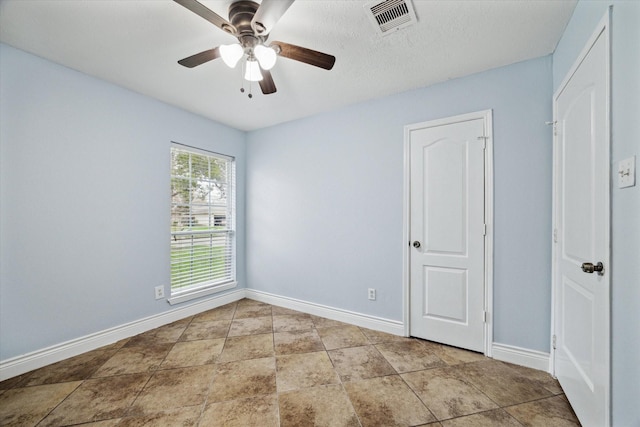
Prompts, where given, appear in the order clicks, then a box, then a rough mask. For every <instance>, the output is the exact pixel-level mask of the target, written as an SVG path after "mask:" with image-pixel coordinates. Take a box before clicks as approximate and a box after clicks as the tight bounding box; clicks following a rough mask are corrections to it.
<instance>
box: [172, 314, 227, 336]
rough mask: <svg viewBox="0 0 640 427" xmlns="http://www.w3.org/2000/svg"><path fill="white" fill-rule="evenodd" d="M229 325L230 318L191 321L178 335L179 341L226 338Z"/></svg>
mask: <svg viewBox="0 0 640 427" xmlns="http://www.w3.org/2000/svg"><path fill="white" fill-rule="evenodd" d="M230 325H231V320H230V319H222V320H201V321H198V322H191V324H190V325H189V327H188V328H187V329H186V330H185V331H184V333H183V334H182V336H181V337H180V341H195V340H212V339H216V338H226V336H227V333H228V332H229V326H230Z"/></svg>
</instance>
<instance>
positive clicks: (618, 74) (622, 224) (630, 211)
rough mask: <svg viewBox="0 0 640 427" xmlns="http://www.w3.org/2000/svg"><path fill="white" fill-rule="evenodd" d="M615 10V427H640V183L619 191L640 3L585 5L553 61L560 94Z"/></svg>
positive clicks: (639, 101)
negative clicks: (602, 22)
mask: <svg viewBox="0 0 640 427" xmlns="http://www.w3.org/2000/svg"><path fill="white" fill-rule="evenodd" d="M610 4H613V14H612V25H611V29H612V37H611V40H612V50H611V55H612V65H611V74H612V76H611V78H612V93H611V100H612V107H611V112H612V129H611V131H612V138H611V161H612V162H611V169H612V182H613V186H612V190H611V203H612V207H611V224H612V230H611V232H612V234H611V243H612V250H611V255H612V260H611V338H612V354H611V355H612V360H611V362H612V391H611V394H612V408H613V409H612V414H613V425H614V426H620V427H624V426H639V425H640V406H639V405H638V397H639V394H638V384H640V180H639V179H638V178H637V177H636V186H635V187H631V188H625V189H618V188H617V171H618V161H620V160H622V159H625V158H627V157H630V156H632V155H635V156H636V171H637V170H638V166H639V165H638V160H639V157H638V156H640V125H639V124H638V123H639V122H638V121H639V119H640V2H636V1H614V2H608V1H607V2H605V1H584V0H582V1H580V2H578V5H577V7H576V9H575V11H574V13H573V16H572V18H571V21H570V22H569V25H568V26H567V29H566V30H565V33H564V35H563V37H562V39H561V40H560V43H559V44H558V47H557V49H556V52H555V54H554V55H553V82H554V90H555V89H557V88H558V87H559V85H560V83H561V82H562V80H563V79H564V77H565V75H566V73H567V72H568V71H569V68H570V67H571V66H572V64H573V62H574V61H575V60H576V58H577V57H578V55H579V54H580V52H581V50H582V48H583V46H584V45H585V44H586V43H587V40H588V39H589V37H590V36H591V34H592V33H593V31H594V30H595V28H596V26H597V24H598V22H599V21H600V19H601V18H602V17H603V16H604V14H605V12H606V10H607V8H608V6H609V5H610Z"/></svg>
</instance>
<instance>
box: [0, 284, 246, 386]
mask: <svg viewBox="0 0 640 427" xmlns="http://www.w3.org/2000/svg"><path fill="white" fill-rule="evenodd" d="M244 297H245V289H238V290H236V291H233V292H229V293H226V294H224V295H220V296H214V297H212V298H208V299H207V300H205V301H201V302H197V303H194V304H190V305H187V306H184V307H180V308H176V309H173V310H169V311H166V312H164V313H161V314H156V315H153V316H149V317H145V318H144V319H140V320H136V321H133V322H130V323H126V324H124V325H120V326H116V327H114V328H110V329H106V330H104V331H100V332H97V333H95V334H90V335H86V336H84V337H80V338H76V339H74V340H70V341H66V342H63V343H60V344H56V345H53V346H51V347H47V348H44V349H41V350H37V351H34V352H31V353H27V354H24V355H21V356H16V357H13V358H11V359H7V360H2V361H0V381H4V380H6V379H8V378H12V377H15V376H17V375H22V374H24V373H27V372H29V371H32V370H34V369H38V368H42V367H43V366H47V365H50V364H52V363H56V362H59V361H61V360H64V359H68V358H70V357H74V356H77V355H79V354H82V353H85V352H87V351H91V350H95V349H97V348H100V347H102V346H105V345H109V344H113V343H115V342H117V341H120V340H122V339H125V338H129V337H132V336H134V335H137V334H141V333H143V332H146V331H148V330H151V329H154V328H157V327H160V326H163V325H167V324H169V323H172V322H175V321H176V320H180V319H184V318H185V317H189V316H193V315H196V314H198V313H202V312H203V311H207V310H211V309H213V308H216V307H220V306H222V305H225V304H229V303H231V302H234V301H238V300H240V299H242V298H244Z"/></svg>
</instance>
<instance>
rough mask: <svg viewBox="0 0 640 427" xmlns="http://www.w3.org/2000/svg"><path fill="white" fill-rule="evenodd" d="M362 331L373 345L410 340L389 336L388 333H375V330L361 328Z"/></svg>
mask: <svg viewBox="0 0 640 427" xmlns="http://www.w3.org/2000/svg"><path fill="white" fill-rule="evenodd" d="M360 330H361V331H362V333H363V334H364V335H365V336H366V337H367V338H368V339H369V342H370V343H371V344H378V343H381V342H387V341H406V340H408V339H410V338H406V337H401V336H399V335H393V334H388V333H386V332H381V331H374V330H373V329H367V328H360Z"/></svg>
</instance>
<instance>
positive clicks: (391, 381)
mask: <svg viewBox="0 0 640 427" xmlns="http://www.w3.org/2000/svg"><path fill="white" fill-rule="evenodd" d="M344 388H345V389H346V390H347V394H348V395H349V398H350V399H351V402H352V403H353V407H354V408H355V410H356V413H357V414H358V417H360V422H361V423H362V426H363V427H368V426H371V427H376V426H415V425H420V424H426V423H429V422H432V421H436V419H435V417H434V416H433V415H432V414H431V412H429V410H428V409H427V407H426V406H425V405H424V404H423V403H422V402H421V401H420V399H418V397H416V395H415V394H414V393H413V391H411V389H410V388H409V387H408V386H407V385H406V384H405V382H404V381H403V380H402V378H400V376H398V375H391V376H388V377H380V378H371V379H368V380H361V381H352V382H348V383H345V384H344Z"/></svg>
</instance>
